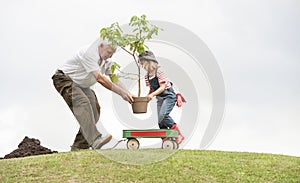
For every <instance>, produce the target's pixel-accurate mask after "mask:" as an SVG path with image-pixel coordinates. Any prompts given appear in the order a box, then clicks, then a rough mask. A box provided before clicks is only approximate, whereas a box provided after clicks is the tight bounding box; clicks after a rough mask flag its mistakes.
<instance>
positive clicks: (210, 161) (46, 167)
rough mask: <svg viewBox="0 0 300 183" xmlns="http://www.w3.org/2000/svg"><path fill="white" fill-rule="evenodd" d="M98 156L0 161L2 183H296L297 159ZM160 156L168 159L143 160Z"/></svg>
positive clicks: (151, 153) (214, 154) (149, 153)
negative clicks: (156, 160) (127, 162)
mask: <svg viewBox="0 0 300 183" xmlns="http://www.w3.org/2000/svg"><path fill="white" fill-rule="evenodd" d="M100 152H101V153H98V152H97V151H92V150H86V151H77V152H67V153H57V154H50V155H41V156H33V157H26V158H17V159H5V160H0V182H180V183H182V182H300V157H292V156H283V155H272V154H259V153H241V152H221V151H199V150H178V151H167V150H160V149H142V150H136V151H132V150H127V149H118V150H102V151H100ZM168 153H169V154H168ZM170 153H173V154H170ZM103 154H104V155H103ZM160 155H162V156H161V157H167V158H165V159H164V160H162V161H158V162H155V163H151V162H153V160H151V161H149V162H147V161H146V160H147V159H149V158H150V159H151V157H157V156H160ZM164 155H167V156H164ZM169 155H170V156H169ZM107 156H108V157H113V158H111V159H115V160H117V161H113V160H111V159H109V158H106V157H107ZM118 161H119V162H120V161H123V163H119V162H118ZM126 161H129V163H131V164H139V163H138V162H143V163H140V164H143V165H130V164H126ZM132 162H135V163H132Z"/></svg>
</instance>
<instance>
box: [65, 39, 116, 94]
mask: <svg viewBox="0 0 300 183" xmlns="http://www.w3.org/2000/svg"><path fill="white" fill-rule="evenodd" d="M101 42H102V40H101V39H97V40H96V41H94V42H93V43H92V44H91V45H87V46H84V47H82V48H81V49H80V50H79V51H78V52H77V53H76V54H75V55H74V56H73V57H72V58H70V59H68V60H67V62H66V63H65V64H64V65H63V66H61V67H60V68H59V70H62V71H63V72H64V73H65V74H66V75H67V76H69V77H70V78H71V79H72V80H73V82H75V83H76V84H78V85H79V86H81V87H83V88H88V87H90V86H92V85H94V84H95V83H96V82H97V80H96V78H95V77H94V75H93V71H100V72H101V73H102V74H105V75H110V74H112V73H111V69H110V68H111V65H112V62H111V61H108V60H102V61H101V59H100V56H99V51H98V47H99V45H100V44H101Z"/></svg>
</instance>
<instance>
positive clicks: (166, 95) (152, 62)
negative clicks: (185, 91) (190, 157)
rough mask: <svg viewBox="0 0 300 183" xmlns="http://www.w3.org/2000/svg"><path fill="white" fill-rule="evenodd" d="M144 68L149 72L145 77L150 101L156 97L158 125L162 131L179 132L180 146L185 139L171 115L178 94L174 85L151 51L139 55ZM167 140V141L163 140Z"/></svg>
mask: <svg viewBox="0 0 300 183" xmlns="http://www.w3.org/2000/svg"><path fill="white" fill-rule="evenodd" d="M139 60H140V63H141V65H142V67H143V68H144V69H145V70H146V71H147V75H146V76H145V81H146V86H150V91H149V94H148V95H147V98H148V100H151V99H152V98H153V97H155V96H156V99H157V115H158V125H159V128H160V129H168V128H169V129H173V130H177V131H178V138H176V142H177V143H178V144H180V143H181V142H182V141H183V140H184V137H183V135H182V134H181V132H180V130H179V129H178V126H177V125H176V123H175V122H174V120H173V119H172V118H171V116H170V115H169V114H170V112H171V111H172V109H173V107H174V106H175V103H176V94H175V92H174V90H173V88H172V83H171V82H170V81H169V80H168V78H167V77H166V75H165V73H164V72H163V71H161V70H160V69H158V68H159V67H158V62H157V60H156V58H155V56H154V54H153V53H152V52H151V51H145V52H143V53H142V54H140V55H139ZM163 140H165V139H163Z"/></svg>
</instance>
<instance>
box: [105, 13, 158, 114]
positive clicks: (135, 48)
mask: <svg viewBox="0 0 300 183" xmlns="http://www.w3.org/2000/svg"><path fill="white" fill-rule="evenodd" d="M129 26H130V28H131V30H130V32H129V33H126V34H125V33H123V30H122V29H121V27H120V26H119V23H118V22H115V23H113V24H111V26H110V27H105V28H102V29H101V30H100V37H101V38H102V39H104V40H107V41H108V42H109V43H111V44H112V46H113V47H115V48H116V47H117V46H119V47H120V48H121V49H122V50H124V51H125V52H126V53H128V54H129V55H130V56H132V58H133V61H134V62H135V64H136V66H137V74H136V76H137V82H138V95H137V97H135V98H134V103H133V104H132V110H133V113H146V112H147V103H148V100H147V98H146V97H141V96H140V95H141V66H140V64H139V60H138V55H139V54H141V53H143V52H144V51H145V50H146V49H148V47H147V46H146V45H145V41H147V40H151V39H152V36H153V35H158V31H159V30H162V29H160V28H159V27H157V26H155V25H153V24H151V23H150V22H149V21H148V20H147V19H146V16H145V15H142V16H140V17H138V16H133V17H132V18H131V19H130V22H129ZM111 70H112V72H113V75H112V81H113V82H116V81H118V79H119V77H122V76H126V75H127V76H128V75H129V73H124V72H122V71H121V70H120V65H119V64H118V63H116V62H114V63H113V65H112V68H111ZM116 70H118V71H120V73H121V74H120V73H119V74H117V73H116V72H115V71H116ZM131 75H132V74H131ZM125 78H130V77H125Z"/></svg>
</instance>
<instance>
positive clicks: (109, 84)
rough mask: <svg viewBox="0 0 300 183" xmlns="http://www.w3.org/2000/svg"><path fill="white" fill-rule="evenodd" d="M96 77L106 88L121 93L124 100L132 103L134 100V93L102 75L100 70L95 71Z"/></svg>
mask: <svg viewBox="0 0 300 183" xmlns="http://www.w3.org/2000/svg"><path fill="white" fill-rule="evenodd" d="M93 75H94V77H95V78H96V80H97V82H98V83H100V84H101V85H102V86H104V87H105V88H106V89H108V90H110V91H113V92H115V93H116V94H118V95H120V96H121V97H122V98H123V99H124V100H126V101H128V102H129V103H130V104H131V103H132V102H133V98H132V95H131V94H130V93H129V92H127V91H126V90H124V89H123V88H122V87H120V86H118V85H116V84H114V83H112V82H111V81H110V80H109V79H108V78H107V77H105V76H104V75H102V74H101V73H100V72H99V71H94V72H93Z"/></svg>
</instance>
